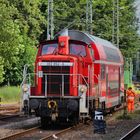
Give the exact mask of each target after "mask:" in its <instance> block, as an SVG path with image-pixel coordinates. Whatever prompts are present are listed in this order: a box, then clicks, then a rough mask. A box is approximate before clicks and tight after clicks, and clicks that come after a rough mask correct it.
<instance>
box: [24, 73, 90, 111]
mask: <svg viewBox="0 0 140 140" xmlns="http://www.w3.org/2000/svg"><path fill="white" fill-rule="evenodd" d="M31 75H34V76H35V75H36V76H39V73H28V74H26V75H25V77H24V79H23V81H22V83H21V88H22V86H23V84H27V85H29V86H31V78H30V77H31ZM49 75H54V76H58V75H60V76H62V80H61V84H62V88H61V89H60V91H61V95H62V97H65V95H64V88H65V85H64V76H66V75H69V76H78V79H77V80H78V81H77V85H76V86H77V88H78V87H79V85H80V84H82V82H81V81H80V77H81V79H83V82H84V83H85V85H86V86H87V96H86V98H87V109H89V103H88V102H89V84H88V82H87V81H86V79H85V77H84V76H83V75H82V74H62V73H61V74H60V73H43V74H42V77H43V76H45V83H46V84H45V95H43V96H39V97H47V86H46V85H47V76H49ZM29 92H30V91H29ZM22 96H23V93H22ZM36 97H37V96H36ZM78 97H80V96H79V95H78ZM29 98H32V95H31V94H30V93H29Z"/></svg>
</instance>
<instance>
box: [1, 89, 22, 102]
mask: <svg viewBox="0 0 140 140" xmlns="http://www.w3.org/2000/svg"><path fill="white" fill-rule="evenodd" d="M0 98H1V104H2V103H11V102H19V101H20V87H15V86H4V87H0Z"/></svg>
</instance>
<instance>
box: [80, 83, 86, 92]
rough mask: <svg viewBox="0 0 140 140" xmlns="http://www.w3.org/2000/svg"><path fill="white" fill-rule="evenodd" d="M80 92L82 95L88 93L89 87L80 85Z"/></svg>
mask: <svg viewBox="0 0 140 140" xmlns="http://www.w3.org/2000/svg"><path fill="white" fill-rule="evenodd" d="M79 91H80V92H81V93H86V92H87V86H86V85H80V87H79Z"/></svg>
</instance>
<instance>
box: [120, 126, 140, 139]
mask: <svg viewBox="0 0 140 140" xmlns="http://www.w3.org/2000/svg"><path fill="white" fill-rule="evenodd" d="M139 130H140V124H138V125H137V126H136V127H134V128H133V129H132V130H131V131H129V132H128V133H127V134H125V135H124V136H123V137H122V138H121V139H120V140H130V139H131V138H132V137H133V136H134V135H135V134H136V133H137V132H138V131H139Z"/></svg>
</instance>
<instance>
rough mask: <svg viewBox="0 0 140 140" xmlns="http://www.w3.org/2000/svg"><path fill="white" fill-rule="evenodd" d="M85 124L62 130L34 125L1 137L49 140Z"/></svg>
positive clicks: (9, 139)
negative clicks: (44, 128)
mask: <svg viewBox="0 0 140 140" xmlns="http://www.w3.org/2000/svg"><path fill="white" fill-rule="evenodd" d="M82 126H84V125H83V124H79V125H77V126H72V127H68V128H63V129H61V130H55V129H54V130H42V129H41V128H40V127H34V128H31V129H28V130H25V131H22V132H19V133H15V134H12V135H10V136H7V137H5V138H1V139H0V140H27V139H28V140H30V139H36V140H49V139H52V138H57V137H58V136H60V135H62V134H64V133H66V132H68V131H70V130H73V129H75V128H79V127H82Z"/></svg>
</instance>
